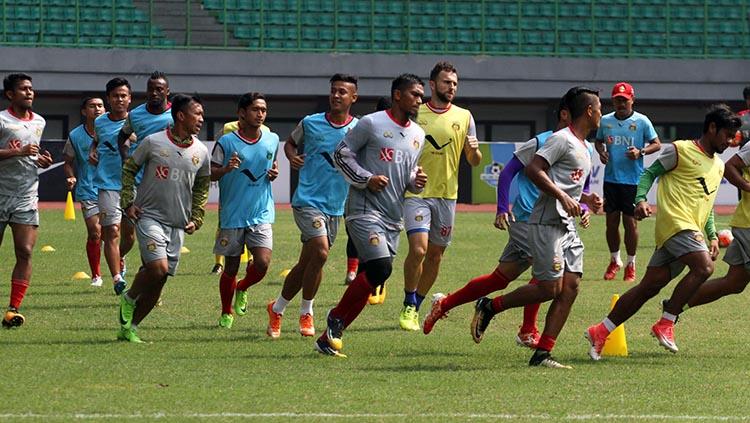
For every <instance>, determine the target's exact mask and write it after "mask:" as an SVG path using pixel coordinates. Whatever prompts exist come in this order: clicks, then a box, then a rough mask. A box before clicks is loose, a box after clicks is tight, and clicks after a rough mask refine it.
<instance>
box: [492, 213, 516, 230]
mask: <svg viewBox="0 0 750 423" xmlns="http://www.w3.org/2000/svg"><path fill="white" fill-rule="evenodd" d="M515 221H516V218H515V217H514V216H513V214H512V213H510V212H508V213H498V214H497V215H496V216H495V227H496V228H497V229H500V230H501V231H504V230H506V229H508V228H510V222H515Z"/></svg>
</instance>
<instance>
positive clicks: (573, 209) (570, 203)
mask: <svg viewBox="0 0 750 423" xmlns="http://www.w3.org/2000/svg"><path fill="white" fill-rule="evenodd" d="M560 204H561V205H562V206H563V210H565V212H566V213H568V216H570V217H578V216H580V215H581V204H580V203H579V202H578V201H576V200H574V199H572V198H571V197H570V196H569V195H568V194H566V193H563V198H561V199H560Z"/></svg>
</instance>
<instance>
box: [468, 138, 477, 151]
mask: <svg viewBox="0 0 750 423" xmlns="http://www.w3.org/2000/svg"><path fill="white" fill-rule="evenodd" d="M466 145H467V146H469V148H470V149H472V150H476V149H477V148H479V140H478V139H477V137H475V136H467V137H466Z"/></svg>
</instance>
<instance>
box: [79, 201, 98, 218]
mask: <svg viewBox="0 0 750 423" xmlns="http://www.w3.org/2000/svg"><path fill="white" fill-rule="evenodd" d="M81 212H82V213H83V218H84V219H86V220H88V219H89V218H91V217H93V216H96V215H97V214H99V202H98V201H97V200H82V201H81Z"/></svg>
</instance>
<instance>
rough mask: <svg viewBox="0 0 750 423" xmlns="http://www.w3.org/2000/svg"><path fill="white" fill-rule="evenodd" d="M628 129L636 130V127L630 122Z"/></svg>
mask: <svg viewBox="0 0 750 423" xmlns="http://www.w3.org/2000/svg"><path fill="white" fill-rule="evenodd" d="M628 129H630V130H631V131H636V130H637V129H638V127H637V126H636V124H634V123H631V124H630V126H629V127H628Z"/></svg>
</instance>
